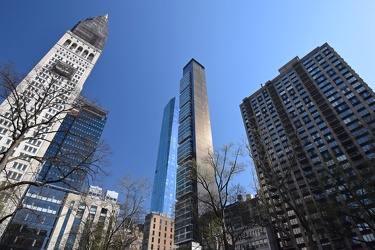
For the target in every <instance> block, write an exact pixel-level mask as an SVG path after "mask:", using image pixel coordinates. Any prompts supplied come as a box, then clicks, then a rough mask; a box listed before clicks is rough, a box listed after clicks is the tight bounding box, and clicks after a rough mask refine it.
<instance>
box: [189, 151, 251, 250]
mask: <svg viewBox="0 0 375 250" xmlns="http://www.w3.org/2000/svg"><path fill="white" fill-rule="evenodd" d="M244 156H245V155H244V148H243V147H242V146H234V145H233V144H228V145H225V146H223V147H222V148H221V149H219V150H216V151H215V152H213V153H212V152H210V151H208V155H207V160H206V164H207V165H209V166H210V167H212V169H213V170H214V173H215V178H214V179H212V178H209V177H207V176H205V173H200V172H199V171H197V169H199V168H195V169H196V171H195V172H194V175H195V178H196V179H197V182H198V184H200V185H201V186H202V187H203V192H202V193H200V194H198V203H199V206H200V207H201V208H202V209H201V210H202V211H205V212H204V213H203V215H201V216H200V217H199V219H198V220H199V225H200V228H199V233H200V234H201V235H199V238H200V239H201V242H202V243H203V245H204V246H205V249H206V248H207V249H219V248H223V249H226V250H227V249H228V250H229V249H235V244H236V242H237V240H238V239H239V238H240V237H241V235H242V234H243V233H244V232H245V231H246V229H248V228H249V227H251V226H253V225H254V221H252V216H250V210H251V209H250V206H249V204H248V203H242V202H237V198H238V196H239V195H243V194H244V192H245V191H244V190H245V189H244V187H243V186H242V185H241V184H239V183H236V177H237V176H238V174H240V173H242V172H243V171H244V170H245V167H246V164H245V158H244Z"/></svg>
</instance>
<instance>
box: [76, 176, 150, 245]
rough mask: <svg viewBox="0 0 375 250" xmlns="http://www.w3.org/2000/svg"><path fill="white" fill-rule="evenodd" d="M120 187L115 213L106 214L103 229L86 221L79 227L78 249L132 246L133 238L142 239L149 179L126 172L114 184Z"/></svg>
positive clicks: (101, 226) (99, 225) (135, 239)
mask: <svg viewBox="0 0 375 250" xmlns="http://www.w3.org/2000/svg"><path fill="white" fill-rule="evenodd" d="M117 188H118V190H119V191H120V199H121V200H122V201H120V202H119V203H116V204H114V206H118V208H117V211H118V212H117V213H113V214H112V215H111V217H110V218H109V223H108V226H107V227H106V228H105V229H103V228H104V227H103V225H102V224H98V223H96V224H95V223H92V222H90V221H87V222H86V223H84V224H85V225H84V226H83V227H82V230H80V231H79V234H80V239H81V240H80V241H79V246H78V248H77V249H80V250H89V249H95V250H125V249H131V248H130V247H131V245H132V244H133V243H134V242H135V241H139V243H140V242H141V239H140V237H141V233H142V228H140V227H139V225H141V224H142V222H143V220H144V216H145V214H146V212H145V211H146V210H145V208H144V202H145V200H146V199H147V197H148V196H149V192H150V183H149V181H148V180H147V179H144V178H139V179H136V180H135V179H133V178H132V176H131V175H125V176H124V177H123V178H122V179H120V180H119V182H118V185H117Z"/></svg>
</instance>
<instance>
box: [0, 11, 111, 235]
mask: <svg viewBox="0 0 375 250" xmlns="http://www.w3.org/2000/svg"><path fill="white" fill-rule="evenodd" d="M107 23H108V19H107V16H96V17H93V18H88V19H86V20H84V21H80V22H79V23H78V24H77V25H75V26H74V27H73V28H72V29H71V30H69V31H67V32H66V33H65V34H64V35H63V36H62V37H61V39H60V40H59V41H58V42H57V43H56V44H55V45H54V46H53V47H52V48H51V49H50V51H48V53H47V54H46V55H45V56H44V57H43V58H42V59H41V61H40V62H39V63H38V64H37V65H36V66H35V67H34V68H33V69H32V70H31V71H30V73H29V74H28V75H27V76H26V77H25V78H24V79H23V80H22V81H21V82H20V84H19V85H18V86H17V88H16V91H11V92H10V95H9V97H8V98H7V100H5V101H4V102H3V103H2V104H1V106H0V117H1V118H0V133H1V136H0V137H1V139H0V148H1V150H0V151H1V154H2V157H1V159H2V162H1V164H2V172H1V174H0V184H1V185H8V184H9V183H13V182H19V181H24V182H27V181H30V180H35V179H36V178H37V176H38V173H39V170H40V169H41V168H42V162H43V160H36V159H43V157H44V156H45V155H46V151H47V149H48V148H49V146H50V142H51V141H52V140H54V136H55V134H56V131H57V130H58V129H59V127H60V125H61V121H62V120H63V119H64V116H66V115H67V112H63V111H64V110H69V109H70V108H71V107H72V105H73V103H74V102H75V100H76V99H77V98H78V97H79V95H80V92H81V90H82V88H83V84H84V83H85V81H86V79H87V77H88V76H89V75H90V72H91V70H92V69H93V67H94V65H95V63H96V62H97V60H98V58H99V56H100V55H101V53H102V49H103V47H104V44H105V42H106V40H107V35H108V30H107ZM41 102H43V103H44V104H43V105H45V107H47V108H43V107H44V106H43V105H42V104H41ZM17 103H18V104H17ZM20 119H22V120H23V122H20ZM25 121H26V122H25ZM25 127H26V128H27V129H24V130H22V129H23V128H25ZM19 131H23V132H24V134H21V133H20V132H19ZM37 136H39V137H38V138H36V137H37ZM27 138H33V139H32V140H29V139H27ZM5 164H6V166H4V165H5ZM26 189H27V185H22V186H19V187H18V188H15V189H13V190H12V192H11V195H4V192H3V193H2V194H0V200H1V201H2V206H1V209H0V216H1V217H4V216H6V215H9V214H12V213H13V212H14V210H15V207H17V206H18V205H19V204H20V199H21V197H22V196H23V194H24V192H25V190H26ZM16 194H17V196H16ZM10 196H11V197H10ZM6 225H7V223H6V221H5V222H3V223H1V225H0V235H1V234H2V233H3V230H4V229H5V227H6Z"/></svg>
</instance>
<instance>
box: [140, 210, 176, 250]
mask: <svg viewBox="0 0 375 250" xmlns="http://www.w3.org/2000/svg"><path fill="white" fill-rule="evenodd" d="M143 235H144V237H143V243H142V250H172V249H176V246H175V245H174V242H173V238H174V219H172V218H169V217H168V216H167V215H166V214H161V213H156V212H152V213H150V214H148V215H147V216H146V219H145V225H144V230H143Z"/></svg>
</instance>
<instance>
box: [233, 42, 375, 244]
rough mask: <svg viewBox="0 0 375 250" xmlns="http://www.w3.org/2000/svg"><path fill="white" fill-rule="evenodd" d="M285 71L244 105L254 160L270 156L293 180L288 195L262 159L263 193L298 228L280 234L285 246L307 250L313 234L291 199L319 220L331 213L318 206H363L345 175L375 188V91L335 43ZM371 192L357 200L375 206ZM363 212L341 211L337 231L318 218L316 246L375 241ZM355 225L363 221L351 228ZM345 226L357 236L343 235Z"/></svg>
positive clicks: (288, 224) (289, 224)
mask: <svg viewBox="0 0 375 250" xmlns="http://www.w3.org/2000/svg"><path fill="white" fill-rule="evenodd" d="M279 72H280V74H279V75H278V76H277V77H276V78H275V79H273V80H272V81H268V82H267V83H266V84H265V85H264V86H262V88H261V89H259V90H258V91H257V92H255V93H254V94H252V95H250V96H249V97H247V98H245V99H244V100H243V103H242V104H241V105H240V108H241V113H242V117H243V121H244V125H245V129H246V132H247V137H248V140H249V144H250V146H251V153H252V155H253V157H254V159H258V158H262V157H264V156H265V155H268V156H269V158H270V159H271V167H272V168H273V170H272V171H274V172H275V173H277V174H278V175H280V177H282V176H284V178H287V180H288V182H287V185H288V190H289V193H288V194H283V195H280V194H278V193H275V189H273V187H272V183H270V182H268V180H270V177H269V173H267V172H265V171H264V166H262V164H260V163H259V164H255V165H256V169H257V174H258V179H259V184H260V187H261V191H262V195H264V197H266V198H267V199H268V200H269V202H271V201H272V202H274V204H277V209H279V210H280V211H284V213H280V216H285V217H283V218H284V219H285V221H284V227H285V228H286V229H287V231H288V232H291V236H287V235H286V234H278V240H279V244H280V246H281V247H283V249H291V248H292V246H291V244H290V238H291V237H294V238H295V242H296V243H297V244H298V248H299V249H306V246H307V244H306V242H308V241H309V239H308V233H307V231H306V230H304V229H303V226H302V224H301V223H302V222H301V221H300V220H298V218H297V217H296V216H295V213H294V211H292V209H291V205H290V204H292V205H294V206H296V207H298V208H300V210H299V211H300V212H301V213H303V214H304V216H305V217H306V218H310V219H311V218H316V219H319V218H321V216H322V214H323V215H324V212H322V206H320V205H319V204H328V203H324V202H327V201H331V202H336V203H335V204H336V205H337V207H340V206H342V207H343V208H344V207H348V206H349V208H348V209H349V210H350V209H352V208H354V207H358V206H359V203H357V202H358V200H357V201H355V198H354V197H355V196H350V195H349V196H348V195H347V194H345V192H346V191H345V188H344V186H343V185H342V184H340V182H342V183H343V182H344V179H347V178H350V180H352V181H350V182H347V183H349V184H350V185H352V184H353V183H359V182H360V180H362V179H363V178H364V177H365V176H366V175H370V176H367V177H366V178H368V177H370V178H368V179H366V181H367V180H368V181H369V182H368V185H373V181H372V180H373V179H374V178H375V175H374V172H373V171H370V172H369V168H368V165H366V164H368V163H369V162H373V160H374V158H375V146H374V145H375V144H374V142H375V136H374V129H375V94H374V92H373V91H372V90H371V89H370V88H369V86H368V85H367V84H366V83H365V82H364V81H363V80H362V79H361V78H360V77H359V76H358V75H357V74H356V73H355V71H354V70H353V69H351V67H350V66H349V65H348V64H347V63H346V62H345V61H344V60H343V59H342V58H341V57H340V56H339V55H338V54H337V53H336V52H335V51H334V50H333V48H332V47H330V46H329V45H328V44H323V45H322V46H320V47H318V48H316V49H315V50H313V51H312V52H310V53H309V54H308V55H306V56H305V57H303V58H302V59H299V58H298V57H296V58H294V59H293V60H291V61H290V62H289V63H288V64H286V65H285V66H283V67H282V68H281V69H280V70H279ZM291 166H292V169H290V167H291ZM286 172H287V173H286ZM371 175H373V176H372V177H371ZM333 177H335V178H333ZM366 183H367V182H366ZM366 185H367V184H366ZM360 190H361V191H363V189H362V188H361V189H360ZM360 190H359V189H358V190H357V189H354V190H353V191H354V192H359V191H360ZM372 192H373V191H372ZM365 193H366V192H363V194H360V193H357V195H359V196H357V198H358V197H360V200H362V199H363V201H364V202H365V203H366V205H369V204H375V203H373V202H375V201H373V200H372V198H371V197H369V196H368V193H367V194H365ZM288 203H289V204H288ZM357 205H358V206H357ZM350 206H353V207H352V208H351V207H350ZM370 206H371V205H370ZM373 209H375V206H373V207H372V208H371V207H370V208H369V210H370V211H372V210H373ZM358 213H359V214H358ZM358 213H357V215H358V216H357V217H356V218H354V217H353V218H349V217H348V216H342V217H340V216H339V215H337V220H338V223H339V225H340V223H341V226H340V227H338V229H337V232H338V233H337V234H336V235H334V233H332V232H331V233H330V234H328V233H326V232H324V231H323V229H322V228H321V227H319V226H315V227H314V225H312V223H311V225H309V227H310V230H312V231H311V232H312V234H313V241H314V243H313V244H314V245H316V246H318V249H368V248H370V247H369V246H374V243H375V237H374V234H373V233H374V231H373V230H369V228H365V227H360V226H358V225H359V224H361V223H362V222H361V217H362V218H363V216H364V214H361V212H358ZM353 214H354V212H353ZM275 221H276V220H275ZM275 221H274V223H275ZM348 225H357V226H355V227H350V228H352V229H351V230H348V229H347V226H348ZM344 228H346V229H344ZM340 230H346V231H345V232H344V231H343V232H342V233H343V234H348V235H350V237H340V236H339V234H340ZM310 240H311V239H310Z"/></svg>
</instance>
